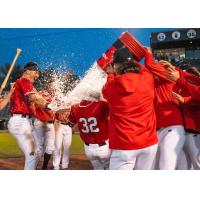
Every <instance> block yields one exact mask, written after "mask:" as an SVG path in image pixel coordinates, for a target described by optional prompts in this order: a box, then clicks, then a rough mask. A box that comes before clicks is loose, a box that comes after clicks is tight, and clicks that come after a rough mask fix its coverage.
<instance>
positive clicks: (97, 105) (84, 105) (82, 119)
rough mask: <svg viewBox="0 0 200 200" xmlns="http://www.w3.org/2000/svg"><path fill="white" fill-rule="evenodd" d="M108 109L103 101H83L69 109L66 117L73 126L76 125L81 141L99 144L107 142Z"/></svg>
mask: <svg viewBox="0 0 200 200" xmlns="http://www.w3.org/2000/svg"><path fill="white" fill-rule="evenodd" d="M108 116H109V107H108V104H107V103H106V102H104V101H97V102H91V101H83V102H81V103H80V104H75V105H73V106H72V107H71V112H70V114H69V117H68V121H69V123H70V124H71V125H72V126H73V125H75V124H76V123H77V124H78V128H79V130H80V136H81V139H82V140H83V141H84V142H85V143H90V144H101V143H103V142H104V141H106V140H108Z"/></svg>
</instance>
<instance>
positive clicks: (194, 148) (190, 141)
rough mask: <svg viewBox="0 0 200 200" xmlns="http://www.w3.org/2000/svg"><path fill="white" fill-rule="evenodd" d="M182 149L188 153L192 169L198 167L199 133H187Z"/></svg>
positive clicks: (199, 155) (199, 157) (199, 159)
mask: <svg viewBox="0 0 200 200" xmlns="http://www.w3.org/2000/svg"><path fill="white" fill-rule="evenodd" d="M185 138H186V139H185V144H184V147H183V149H184V151H185V152H186V153H187V154H188V157H189V159H190V161H191V164H192V166H193V169H194V170H199V169H200V135H195V134H192V133H187V134H186V137H185Z"/></svg>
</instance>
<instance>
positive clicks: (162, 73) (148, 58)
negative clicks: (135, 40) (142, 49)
mask: <svg viewBox="0 0 200 200" xmlns="http://www.w3.org/2000/svg"><path fill="white" fill-rule="evenodd" d="M144 61H145V67H146V68H147V69H148V70H149V71H151V73H152V74H154V75H156V76H158V77H160V78H162V79H164V80H166V81H169V82H171V80H170V79H169V78H168V77H167V72H166V70H165V68H167V67H168V65H171V64H170V63H169V62H167V61H161V62H156V61H155V59H154V57H153V54H152V52H151V49H150V48H146V54H145V57H144Z"/></svg>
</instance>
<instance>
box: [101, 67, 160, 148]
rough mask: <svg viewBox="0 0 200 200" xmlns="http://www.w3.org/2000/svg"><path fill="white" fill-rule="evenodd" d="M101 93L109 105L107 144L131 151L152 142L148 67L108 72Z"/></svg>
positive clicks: (151, 92)
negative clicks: (125, 71)
mask: <svg viewBox="0 0 200 200" xmlns="http://www.w3.org/2000/svg"><path fill="white" fill-rule="evenodd" d="M102 92H103V96H104V98H105V99H106V100H107V102H108V104H109V107H110V123H109V145H110V148H111V149H119V150H134V149H140V148H145V147H148V146H151V145H154V144H156V143H157V142H158V140H157V135H156V117H155V113H154V105H153V101H154V78H153V75H152V74H151V73H150V71H149V70H148V69H146V68H145V67H141V72H140V73H126V74H123V75H115V74H109V75H108V79H107V82H106V84H105V85H104V87H103V90H102Z"/></svg>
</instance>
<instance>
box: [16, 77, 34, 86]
mask: <svg viewBox="0 0 200 200" xmlns="http://www.w3.org/2000/svg"><path fill="white" fill-rule="evenodd" d="M16 83H17V84H20V85H22V86H23V85H24V84H32V83H31V82H30V81H29V80H28V79H26V78H23V77H20V78H18V79H17V81H16Z"/></svg>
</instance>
